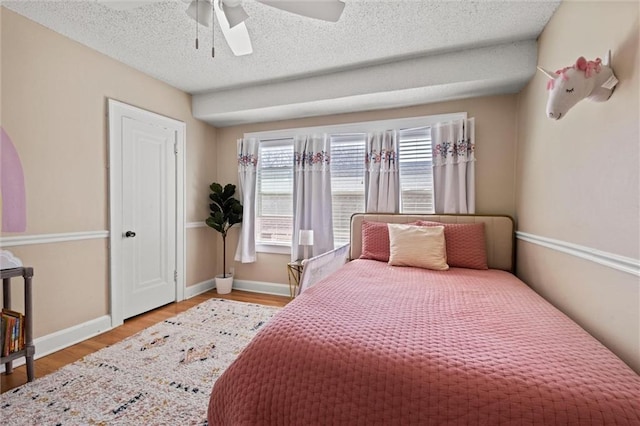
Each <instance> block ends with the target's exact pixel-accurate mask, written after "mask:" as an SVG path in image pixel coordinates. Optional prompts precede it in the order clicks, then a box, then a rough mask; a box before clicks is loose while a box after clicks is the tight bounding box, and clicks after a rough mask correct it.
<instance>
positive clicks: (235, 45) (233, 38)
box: [213, 1, 253, 56]
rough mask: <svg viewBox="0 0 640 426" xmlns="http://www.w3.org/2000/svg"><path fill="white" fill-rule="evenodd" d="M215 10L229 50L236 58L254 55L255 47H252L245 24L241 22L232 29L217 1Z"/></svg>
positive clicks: (214, 5) (214, 3)
mask: <svg viewBox="0 0 640 426" xmlns="http://www.w3.org/2000/svg"><path fill="white" fill-rule="evenodd" d="M213 7H214V10H215V11H216V17H217V18H218V23H219V24H220V29H221V30H222V34H223V35H224V38H225V39H226V40H227V44H228V45H229V48H230V49H231V51H232V52H233V54H234V55H236V56H244V55H250V54H251V53H253V47H252V46H251V38H250V37H249V31H247V26H246V25H245V23H244V22H241V23H239V24H237V25H236V26H234V27H233V28H231V27H230V26H229V22H228V21H227V17H226V16H225V14H224V11H223V10H222V9H220V5H219V4H218V2H217V1H214V2H213Z"/></svg>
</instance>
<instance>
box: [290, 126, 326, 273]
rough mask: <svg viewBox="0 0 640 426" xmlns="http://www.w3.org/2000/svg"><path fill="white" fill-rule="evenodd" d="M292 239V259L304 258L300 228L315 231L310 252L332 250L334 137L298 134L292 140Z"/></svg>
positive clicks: (315, 253)
mask: <svg viewBox="0 0 640 426" xmlns="http://www.w3.org/2000/svg"><path fill="white" fill-rule="evenodd" d="M293 161H294V169H293V238H292V241H291V260H292V261H295V260H297V259H301V258H302V257H303V255H304V250H303V247H301V246H300V245H299V239H298V238H299V234H300V230H303V229H304V230H312V231H313V234H314V237H313V246H312V247H310V249H311V250H310V253H309V255H310V256H311V257H313V256H317V255H319V254H321V253H324V252H327V251H329V250H333V215H332V209H331V137H330V136H329V135H326V134H324V135H304V136H296V137H295V138H294V142H293Z"/></svg>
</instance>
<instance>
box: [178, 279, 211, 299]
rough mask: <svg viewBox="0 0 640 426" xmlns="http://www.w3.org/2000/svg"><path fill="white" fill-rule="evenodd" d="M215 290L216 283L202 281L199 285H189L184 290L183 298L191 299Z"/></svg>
mask: <svg viewBox="0 0 640 426" xmlns="http://www.w3.org/2000/svg"><path fill="white" fill-rule="evenodd" d="M214 288H216V282H215V280H213V279H210V280H206V281H202V282H201V283H198V284H194V285H190V286H189V287H187V288H185V289H184V298H185V299H191V298H192V297H194V296H197V295H199V294H202V293H204V292H207V291H209V290H212V289H214Z"/></svg>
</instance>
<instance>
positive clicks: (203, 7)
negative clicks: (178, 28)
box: [186, 0, 211, 27]
mask: <svg viewBox="0 0 640 426" xmlns="http://www.w3.org/2000/svg"><path fill="white" fill-rule="evenodd" d="M186 13H187V15H189V17H190V18H191V19H193V20H194V21H198V23H199V24H200V25H204V26H205V27H208V26H209V25H211V3H210V2H209V1H208V0H199V1H196V0H193V1H192V2H191V3H190V4H189V7H188V8H187V10H186ZM196 18H197V19H196Z"/></svg>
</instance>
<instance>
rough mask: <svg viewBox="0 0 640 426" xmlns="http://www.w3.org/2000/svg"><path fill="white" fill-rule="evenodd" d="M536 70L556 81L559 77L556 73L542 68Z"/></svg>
mask: <svg viewBox="0 0 640 426" xmlns="http://www.w3.org/2000/svg"><path fill="white" fill-rule="evenodd" d="M536 68H538V71H540V72H542V73H543V74H544V75H546V76H547V77H549V78H550V79H552V80H554V79H555V78H556V77H557V75H556V73H554V72H551V71H547V70H545V69H544V68H542V67H536Z"/></svg>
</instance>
